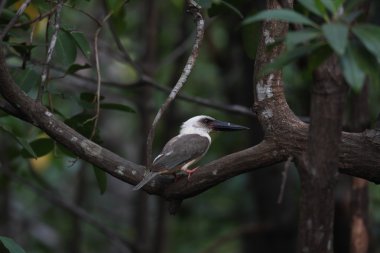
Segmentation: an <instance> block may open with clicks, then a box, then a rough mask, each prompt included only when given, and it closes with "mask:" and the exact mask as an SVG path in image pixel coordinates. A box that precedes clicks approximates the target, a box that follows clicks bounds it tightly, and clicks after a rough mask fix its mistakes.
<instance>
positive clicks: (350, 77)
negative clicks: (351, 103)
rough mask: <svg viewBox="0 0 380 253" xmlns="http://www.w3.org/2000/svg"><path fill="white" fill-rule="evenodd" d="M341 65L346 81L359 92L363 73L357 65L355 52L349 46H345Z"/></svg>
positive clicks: (363, 77) (363, 76) (362, 82)
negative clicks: (345, 50) (345, 49)
mask: <svg viewBox="0 0 380 253" xmlns="http://www.w3.org/2000/svg"><path fill="white" fill-rule="evenodd" d="M341 66H342V71H343V76H344V79H345V80H346V82H347V83H348V84H349V85H350V87H351V88H352V89H353V90H354V91H356V92H359V91H360V90H361V88H362V87H363V84H364V80H365V74H364V72H363V71H362V70H361V68H360V67H359V63H358V59H357V54H355V53H354V51H353V48H352V47H351V46H350V47H348V48H347V52H346V54H345V55H343V57H341Z"/></svg>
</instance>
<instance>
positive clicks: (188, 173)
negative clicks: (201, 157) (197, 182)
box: [183, 167, 198, 180]
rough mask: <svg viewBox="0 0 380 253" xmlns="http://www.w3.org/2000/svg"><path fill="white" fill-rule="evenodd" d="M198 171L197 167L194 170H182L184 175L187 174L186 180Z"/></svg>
mask: <svg viewBox="0 0 380 253" xmlns="http://www.w3.org/2000/svg"><path fill="white" fill-rule="evenodd" d="M197 169H198V167H196V168H194V169H191V170H189V169H185V170H183V171H184V172H185V173H186V174H187V180H189V179H190V177H191V175H192V174H193V173H194V172H195V171H196V170H197Z"/></svg>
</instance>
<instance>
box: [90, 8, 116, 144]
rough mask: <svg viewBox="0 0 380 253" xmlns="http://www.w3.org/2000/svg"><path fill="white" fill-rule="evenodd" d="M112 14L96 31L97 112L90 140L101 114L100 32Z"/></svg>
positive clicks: (111, 12)
mask: <svg viewBox="0 0 380 253" xmlns="http://www.w3.org/2000/svg"><path fill="white" fill-rule="evenodd" d="M112 14H113V11H110V12H109V13H108V14H107V16H105V18H104V19H103V21H102V23H101V24H100V25H99V27H98V29H96V32H95V36H94V51H95V64H96V79H97V82H96V97H95V101H94V102H96V112H95V116H94V117H93V118H92V119H90V120H94V126H93V129H92V132H91V136H90V139H92V138H94V136H95V133H96V128H97V126H98V121H99V112H100V88H101V84H102V75H101V74H100V63H99V49H98V39H99V34H100V31H101V30H102V28H103V25H104V23H105V22H106V21H107V20H108V19H109V18H110V17H111V15H112Z"/></svg>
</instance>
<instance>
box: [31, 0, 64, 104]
mask: <svg viewBox="0 0 380 253" xmlns="http://www.w3.org/2000/svg"><path fill="white" fill-rule="evenodd" d="M62 5H63V2H62V0H60V1H58V3H57V6H56V7H57V10H56V12H55V14H54V19H53V25H54V32H53V35H52V36H51V39H50V43H49V47H48V51H47V54H46V60H45V64H44V67H43V69H42V74H41V85H40V87H39V89H38V93H37V98H36V100H37V101H41V99H42V96H43V93H44V92H45V89H46V87H47V85H48V80H49V63H50V61H51V58H52V56H53V52H54V49H55V44H56V42H57V37H58V32H59V29H60V26H61V24H60V21H61V10H62Z"/></svg>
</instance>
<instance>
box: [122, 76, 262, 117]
mask: <svg viewBox="0 0 380 253" xmlns="http://www.w3.org/2000/svg"><path fill="white" fill-rule="evenodd" d="M141 81H143V82H144V83H146V84H147V85H149V86H151V87H153V88H155V89H156V90H159V91H162V92H166V93H169V94H170V92H171V90H170V89H169V88H166V87H164V86H162V85H160V84H158V83H157V82H155V81H154V80H153V79H152V78H150V77H148V76H142V78H141ZM124 87H128V86H125V85H124ZM177 97H178V98H179V99H182V100H184V101H188V102H192V103H195V104H199V105H203V106H207V107H209V108H213V109H216V110H221V111H226V112H230V113H238V114H241V115H246V116H250V117H256V114H255V113H254V112H253V111H252V110H251V109H249V108H248V107H245V106H242V105H225V104H222V103H218V102H215V101H211V100H209V99H206V98H203V97H196V96H189V95H186V94H178V95H177Z"/></svg>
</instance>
